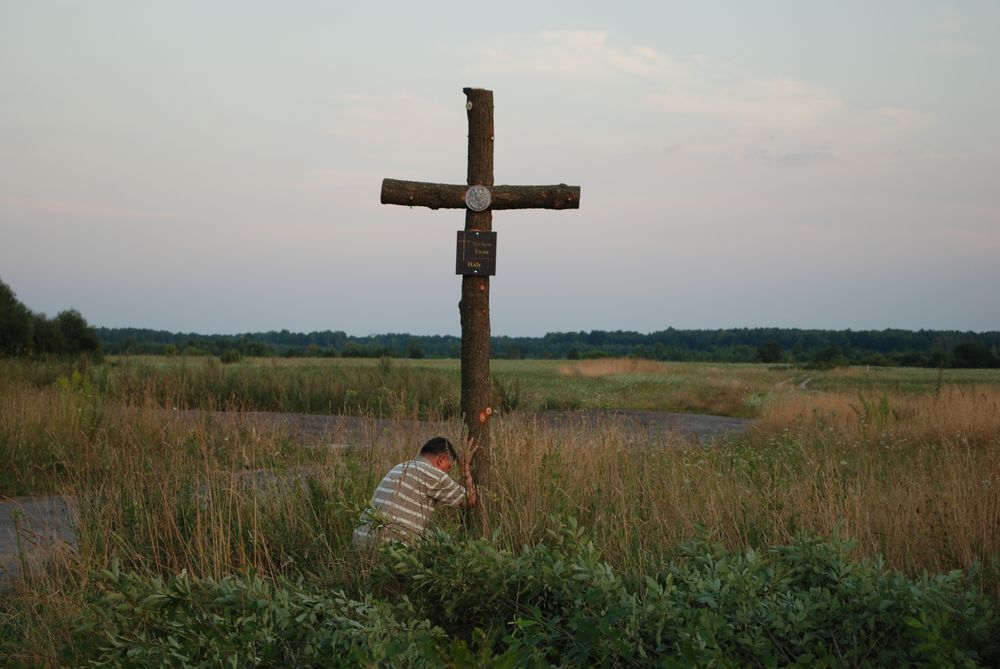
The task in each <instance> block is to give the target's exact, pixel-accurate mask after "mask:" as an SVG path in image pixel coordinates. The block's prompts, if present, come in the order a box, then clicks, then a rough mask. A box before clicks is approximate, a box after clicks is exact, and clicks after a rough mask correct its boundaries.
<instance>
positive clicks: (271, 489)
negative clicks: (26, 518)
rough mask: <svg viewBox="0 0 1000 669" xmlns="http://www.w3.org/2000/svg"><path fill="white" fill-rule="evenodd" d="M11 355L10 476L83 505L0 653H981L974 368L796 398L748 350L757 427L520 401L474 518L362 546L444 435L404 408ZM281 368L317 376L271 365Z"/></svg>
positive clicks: (987, 413) (448, 657) (725, 661)
mask: <svg viewBox="0 0 1000 669" xmlns="http://www.w3.org/2000/svg"><path fill="white" fill-rule="evenodd" d="M3 364H4V365H5V366H4V368H3V371H4V372H9V373H8V374H5V376H4V377H3V378H2V379H0V491H2V493H3V494H5V495H9V496H13V495H19V494H36V493H43V492H48V493H58V494H70V495H74V496H75V497H76V499H77V500H78V507H79V515H80V526H79V529H78V532H77V535H78V539H79V547H78V549H77V550H76V551H63V552H60V553H57V554H55V555H53V557H52V559H51V560H50V561H49V562H48V565H47V568H46V569H45V570H42V571H38V572H34V573H32V574H29V575H28V578H27V580H26V581H25V582H24V583H22V584H20V585H19V586H18V588H17V589H16V590H15V592H14V593H11V594H9V595H6V596H5V597H4V598H3V601H2V603H0V665H4V666H60V665H63V664H86V663H88V662H90V661H94V662H97V666H148V665H149V664H150V663H153V664H155V663H158V662H160V661H161V660H162V658H165V657H167V656H168V654H169V653H170V652H176V653H178V654H179V655H178V656H177V657H178V658H179V659H177V664H182V663H184V662H188V663H189V664H198V663H199V662H201V663H203V664H205V665H206V666H207V665H210V664H212V662H213V660H212V658H216V657H221V655H211V654H210V653H222V654H224V653H225V652H230V651H232V652H231V653H230V654H231V655H232V656H234V657H237V658H238V659H239V660H240V663H243V664H247V665H248V666H249V665H253V664H254V663H256V664H258V665H260V666H280V665H281V664H282V663H285V664H288V663H291V664H301V665H303V666H307V665H311V664H314V665H316V666H324V665H323V664H322V662H323V661H325V660H321V659H318V658H324V657H325V658H327V659H329V658H331V657H333V658H341V659H342V660H343V663H344V664H350V662H355V661H356V662H355V665H356V666H367V665H366V663H368V664H370V663H377V662H380V661H382V660H380V659H379V658H384V657H386V653H389V652H390V651H391V652H392V653H396V652H397V651H398V652H404V651H403V650H400V648H404V647H405V649H408V650H406V652H409V653H411V655H407V656H406V657H409V658H411V659H410V660H407V662H411V660H412V662H411V665H412V666H420V663H421V662H425V663H428V664H427V665H425V666H433V662H434V661H437V662H438V663H439V664H440V663H446V662H450V663H452V664H453V665H454V666H479V665H477V664H476V662H483V663H486V662H487V661H488V663H493V664H495V665H496V666H503V663H508V666H543V663H555V664H559V663H561V662H562V663H570V664H572V663H575V662H576V661H577V660H579V661H580V662H583V661H584V660H586V661H588V662H591V663H597V664H603V665H605V666H615V665H619V666H632V665H634V664H636V663H639V664H649V663H652V660H651V659H649V658H654V657H664V658H666V657H672V658H674V659H675V660H677V662H679V663H680V664H677V665H675V666H694V665H699V664H703V663H708V662H709V661H714V662H716V663H718V664H720V665H723V666H727V665H728V666H732V665H743V664H750V665H754V664H756V665H760V666H768V665H782V664H787V663H789V662H793V661H800V662H804V663H806V664H811V665H813V666H815V665H818V664H822V663H826V664H827V665H828V666H841V665H846V666H853V665H855V664H859V665H863V664H871V665H880V664H881V665H883V666H884V663H888V664H890V665H892V664H904V665H905V664H920V663H925V664H934V663H937V664H938V665H939V666H949V665H960V664H962V663H965V664H968V665H969V666H975V665H976V663H979V664H982V665H988V664H989V663H990V662H995V661H996V657H997V656H996V649H995V646H991V645H990V644H989V643H988V641H987V640H988V639H989V638H996V637H995V636H994V637H991V636H990V635H991V634H995V633H996V627H995V608H990V607H991V606H995V602H996V597H997V595H998V594H1000V561H998V556H1000V465H998V463H1000V412H998V409H997V406H998V402H1000V391H998V390H997V389H996V387H995V386H992V385H972V384H957V385H954V384H949V383H947V382H946V383H944V384H943V385H942V386H941V387H940V389H939V391H938V392H937V393H934V392H932V391H928V392H915V391H913V390H912V389H908V390H906V391H896V390H895V389H893V388H892V387H891V386H890V387H889V388H888V389H880V390H878V391H872V390H871V389H868V388H865V389H863V390H862V391H861V392H860V393H859V392H858V391H857V390H856V389H855V390H851V391H849V392H843V393H803V392H801V391H797V390H795V388H796V384H795V383H794V382H790V383H785V384H784V385H781V386H776V384H778V383H780V382H781V381H782V380H784V379H785V378H788V376H787V374H788V370H775V371H768V370H763V369H762V368H760V369H758V371H756V372H753V373H755V374H758V375H759V378H762V379H763V378H771V377H770V376H769V375H772V374H773V375H774V377H775V378H779V380H778V381H775V384H772V385H771V386H768V385H767V384H766V383H763V382H760V383H756V384H754V383H747V384H745V385H744V386H743V387H744V391H743V392H745V393H752V394H755V395H764V394H770V395H771V399H769V400H768V401H766V402H762V403H760V405H759V408H758V409H757V410H758V411H759V412H760V418H759V419H758V421H757V424H756V427H755V429H754V431H753V432H752V433H750V434H749V435H747V436H746V437H744V438H742V439H740V440H738V441H735V442H730V443H721V444H716V445H713V446H710V447H705V446H696V445H690V444H684V443H680V442H677V443H671V444H666V445H664V444H661V443H655V444H654V443H651V442H648V441H644V440H637V438H636V437H635V436H634V435H633V434H631V433H630V432H629V431H628V430H627V429H625V427H624V424H623V423H622V422H621V421H618V420H616V419H614V418H613V417H612V418H608V419H606V420H602V421H598V423H597V424H596V425H594V424H592V423H590V422H586V423H585V422H580V423H577V424H573V423H570V424H569V425H568V426H562V427H558V428H557V427H553V426H551V425H549V424H547V423H546V422H545V421H542V420H539V419H538V418H537V417H536V416H533V415H531V414H517V413H513V414H509V415H506V416H502V417H501V419H499V420H497V421H495V423H494V439H493V442H494V443H493V449H494V450H493V470H492V471H493V478H492V480H491V481H490V482H489V484H488V485H487V486H486V487H485V490H484V494H483V497H484V503H485V504H488V505H489V506H490V517H491V519H493V527H492V529H493V535H492V537H490V539H489V540H480V539H473V538H471V537H469V536H468V533H467V531H466V530H465V528H464V525H463V522H462V518H461V516H459V515H450V516H449V515H448V514H447V513H445V512H442V513H441V515H440V517H439V518H438V519H437V520H438V526H439V527H440V528H441V529H443V530H446V531H447V534H436V535H434V536H435V537H436V538H435V539H434V540H433V541H429V542H427V543H426V544H425V545H423V546H422V547H421V548H420V549H419V550H417V551H410V552H403V553H400V552H396V553H391V552H390V553H389V554H385V555H383V556H381V558H380V559H377V560H369V559H366V558H365V557H364V556H359V555H356V554H355V553H354V552H353V551H352V550H351V549H350V548H349V541H350V535H351V530H352V529H353V526H354V523H355V521H356V519H357V516H358V513H359V512H360V510H361V509H362V508H363V507H364V505H365V504H366V503H367V500H368V497H369V495H370V494H371V491H372V490H373V488H374V486H375V484H376V483H377V482H378V480H379V479H380V478H381V476H382V475H383V474H384V473H385V471H387V470H388V469H389V468H390V467H391V466H392V465H393V464H395V463H396V462H398V461H400V460H402V459H405V458H408V457H411V456H412V454H413V451H414V449H415V448H416V447H417V446H418V445H419V444H420V443H422V442H423V441H425V440H426V439H427V438H428V437H429V436H433V435H431V434H427V433H425V428H424V427H422V426H421V425H420V424H417V423H413V422H412V421H400V422H399V423H397V424H395V425H397V427H393V428H383V429H382V430H381V431H378V430H375V429H374V415H373V414H369V416H368V418H367V420H368V421H369V422H371V424H372V430H371V434H373V435H377V436H375V437H373V438H372V440H371V442H370V443H366V444H357V445H355V447H353V448H349V449H336V450H333V449H322V448H307V447H305V446H303V445H301V444H299V443H296V442H295V441H294V440H293V439H291V438H290V436H289V435H288V434H287V433H285V432H282V431H280V430H262V429H258V428H254V427H248V426H247V425H246V424H243V423H239V422H235V421H226V420H221V419H219V418H218V417H217V416H214V415H212V414H204V415H201V416H200V417H199V416H196V417H195V418H194V419H192V418H190V417H188V418H186V419H180V418H178V417H177V415H176V414H175V413H174V412H172V411H167V412H165V411H164V407H165V406H167V405H169V404H170V403H171V402H173V401H174V400H175V399H176V398H177V393H180V392H181V390H183V388H184V387H185V385H184V384H186V383H194V382H192V381H191V380H190V379H189V378H188V377H186V376H185V374H187V372H184V371H178V370H177V369H174V368H171V367H169V366H168V367H167V369H166V371H165V372H164V374H165V375H166V376H164V377H158V376H155V372H150V374H151V375H154V376H153V378H156V379H158V380H162V379H164V378H166V379H168V380H171V379H172V381H171V382H172V383H174V384H175V385H173V386H171V387H172V388H173V390H171V392H169V393H162V394H158V393H160V392H161V391H159V390H157V389H156V388H155V387H154V386H155V384H153V383H152V382H143V383H142V384H140V383H139V382H138V381H137V380H133V381H128V382H122V381H121V380H120V379H121V378H123V377H124V376H127V375H128V374H131V373H134V372H132V371H128V372H123V370H122V369H119V368H116V367H114V366H113V365H105V366H89V367H84V368H74V367H58V366H56V365H54V364H53V365H45V364H38V365H29V364H20V365H15V364H8V363H3ZM143 364H144V365H147V364H149V365H150V366H147V367H143V369H144V370H147V371H148V370H149V369H152V367H151V363H143ZM199 364H203V363H199ZM241 364H243V363H235V365H241ZM230 367H232V366H230ZM397 367H398V365H397V363H396V362H390V363H381V364H380V363H373V364H371V365H368V366H359V367H357V369H361V370H365V371H364V373H365V374H371V375H373V378H376V375H383V377H384V375H386V374H389V375H395V374H397V373H399V370H398V369H397ZM715 368H718V366H716V367H714V368H713V369H715ZM286 369H287V370H288V371H287V372H286ZM429 369H431V370H432V371H434V368H433V366H432V367H431V368H429ZM719 369H722V368H719ZM205 370H208V371H205ZM205 370H202V369H201V368H199V370H197V374H204V375H205V376H204V378H205V379H208V378H211V379H216V380H217V379H218V378H221V377H215V376H212V375H215V374H222V373H223V372H222V371H220V370H217V369H214V368H211V367H210V366H208V365H206V366H205ZM275 370H277V371H275ZM688 371H690V370H688ZM648 372H649V370H646V369H639V370H634V373H635V374H638V375H640V376H641V375H643V374H646V373H648ZM135 373H136V374H137V372H135ZM243 373H246V374H247V375H248V377H247V379H249V378H250V376H249V375H252V374H260V375H261V376H260V377H259V379H258V380H260V382H261V383H266V382H268V381H267V377H268V375H272V374H273V375H278V374H285V373H288V374H290V375H292V376H289V377H288V378H289V379H292V378H294V374H302V375H304V376H305V377H309V376H310V374H312V373H313V372H311V371H308V370H307V369H302V368H299V367H297V366H282V365H275V366H274V367H273V368H267V369H265V370H264V371H255V370H254V368H253V367H250V366H248V368H247V370H246V371H245V372H243ZM435 373H439V374H441V377H442V378H447V375H448V374H450V372H446V371H442V370H437V371H435ZM557 373H558V372H557ZM721 373H722V372H720V374H721ZM623 374H624V375H626V376H627V372H623ZM317 376H321V375H319V374H318V373H317ZM383 377H378V378H383ZM781 377H784V378H781ZM137 378H138V377H137ZM197 378H202V377H197ZM275 378H277V376H275ZM358 378H360V377H358ZM393 378H395V377H393ZM400 378H402V377H400ZM722 380H723V379H721V377H720V382H721V381H722ZM203 382H204V384H205V385H204V387H205V388H207V387H212V384H213V383H216V381H215V380H213V381H211V383H209V382H208V381H197V383H203ZM246 382H247V383H249V381H248V380H247V381H246ZM295 383H303V384H309V383H314V381H294V382H293V381H288V383H287V384H285V386H282V387H283V388H286V389H287V388H290V387H293V386H294V384H295ZM316 383H318V382H316ZM508 383H509V381H508ZM130 384H131V385H130ZM275 387H276V386H275ZM530 387H531V382H530V380H529V381H526V382H525V385H523V386H522V387H521V388H522V389H521V390H520V391H519V392H521V393H524V392H528V391H527V390H525V388H530ZM931 387H932V386H928V388H931ZM126 389H131V390H126ZM137 389H138V390H137ZM139 390H141V392H139ZM199 392H201V391H199ZM255 392H257V391H255ZM392 392H399V391H398V389H396V388H394V389H393V391H392ZM428 392H429V391H428ZM197 396H199V395H198V394H197V393H194V394H193V395H191V397H197ZM165 401H166V404H165V403H164V402H165ZM222 406H225V405H222ZM380 412H381V413H386V412H388V413H389V414H390V415H393V416H395V417H397V418H400V419H409V418H412V417H413V416H414V413H415V409H414V405H413V404H412V403H409V402H397V403H395V404H392V405H391V406H390V407H388V408H386V407H383V408H382V409H380ZM417 413H419V411H418V412H417ZM445 429H446V430H448V431H449V432H448V435H449V436H451V437H453V438H454V437H455V436H456V435H458V434H460V426H459V425H458V423H457V422H452V423H451V424H450V426H446V427H445ZM565 518H573V519H575V522H576V526H575V529H574V526H573V525H567V523H566V521H564V520H563V519H565ZM568 531H569V532H570V534H571V535H572V537H575V538H572V540H570V539H567V538H566V537H567V534H566V533H567V532H568ZM804 536H805V537H825V538H827V539H826V540H824V541H819V542H817V540H815V539H803V537H804ZM559 537H563V539H560V538H559ZM693 538H695V542H694V543H691V542H692V539H693ZM848 540H849V543H845V542H848ZM781 547H784V548H781ZM477 556H478V557H477ZM435 565H437V566H441V567H444V566H447V568H446V569H445V568H443V569H442V571H440V572H438V571H437V568H436V567H435ZM557 565H558V566H557ZM956 570H958V571H956ZM431 572H434V573H435V574H436V575H434V576H432V574H431ZM179 574H184V576H183V577H182V576H178V575H179ZM942 574H945V575H942ZM578 577H579V578H578ZM435 579H443V580H439V581H436V580H435ZM460 583H464V584H465V586H464V589H463V588H460V587H456V586H457V584H460ZM981 592H985V593H987V594H986V595H982V594H980V593H981ZM227 593H228V594H227ZM337 593H340V594H337ZM403 595H405V597H406V600H405V602H409V604H407V603H405V602H404V600H402V599H400V597H401V596H403ZM499 595H502V596H503V597H506V599H504V600H503V601H497V602H493V600H491V599H490V597H494V596H499ZM227 597H228V599H227ZM462 597H464V598H466V599H464V600H463V599H461V598H462ZM983 597H986V599H984V598H983ZM553 598H554V599H553ZM293 600H294V602H296V603H294V604H293V603H290V602H292V601H293ZM489 602H492V603H489ZM512 602H513V603H512ZM487 603H489V605H488V606H487ZM963 607H964V608H963ZM536 609H537V610H536ZM824 615H825V616H826V617H825V618H824V617H823V616H824ZM299 616H304V617H303V618H302V619H301V620H299V618H298V617H299ZM817 620H818V621H819V622H816V621H817ZM282 621H283V622H282ZM289 621H298V623H300V624H299V625H298V627H297V628H296V625H295V624H293V623H292V622H289ZM303 621H309V622H308V624H306V623H304V622H303ZM330 621H332V622H330ZM657 621H659V622H657ZM977 621H978V622H977ZM991 625H993V627H990V626H991ZM389 629H392V630H397V631H398V634H397V635H395V636H393V635H391V634H387V633H385V631H386V630H389ZM609 629H610V630H612V631H611V632H609V631H608V630H609ZM380 630H381V631H380ZM962 630H966V631H965V632H963V631H962ZM313 633H315V636H310V635H312V634H313ZM880 634H881V636H879V635H880ZM288 635H291V636H288ZM296 635H298V636H296ZM772 636H773V638H772ZM171 639H172V640H171ZM115 640H117V641H115ZM395 640H401V642H405V643H404V645H403V646H399V647H397V646H395V645H393V643H394V641H395ZM118 642H120V643H121V645H118V646H116V645H115V643H118ZM286 642H287V643H286ZM171 644H173V645H171ZM176 644H180V645H179V646H178V645H176ZM283 644H284V645H283ZM581 644H582V645H581ZM227 649H228V650H227ZM202 651H204V653H203V654H199V653H202ZM129 652H132V655H129ZM143 653H146V654H145V655H144V654H143ZM156 653H162V655H157V654H156ZM330 653H334V654H333V655H330ZM574 653H575V654H574ZM991 653H992V654H991ZM130 658H135V659H134V661H133V660H131V659H130ZM254 658H256V659H254ZM344 658H347V659H344ZM351 658H354V659H351ZM571 658H573V659H572V660H571ZM587 658H589V659H587ZM102 662H103V663H106V664H105V665H102V664H101V663H102ZM130 662H131V664H129V663H130ZM144 662H145V664H143V663H144ZM330 662H332V664H330V665H329V666H340V665H338V664H337V663H336V662H333V660H331V661H330ZM462 662H466V663H467V664H466V665H462V664H461V663H462ZM665 666H670V665H669V663H666V664H665Z"/></svg>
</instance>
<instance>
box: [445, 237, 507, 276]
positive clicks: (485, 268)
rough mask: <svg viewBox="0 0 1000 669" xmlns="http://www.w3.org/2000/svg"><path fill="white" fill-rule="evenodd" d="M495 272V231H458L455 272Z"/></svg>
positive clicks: (467, 273)
mask: <svg viewBox="0 0 1000 669" xmlns="http://www.w3.org/2000/svg"><path fill="white" fill-rule="evenodd" d="M496 273H497V233H495V232H480V231H478V230H459V231H458V251H457V255H456V260H455V274H463V275H471V276H491V275H494V274H496Z"/></svg>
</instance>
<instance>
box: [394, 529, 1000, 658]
mask: <svg viewBox="0 0 1000 669" xmlns="http://www.w3.org/2000/svg"><path fill="white" fill-rule="evenodd" d="M550 539H551V540H550V542H549V543H548V544H545V545H537V546H533V547H530V548H524V549H523V550H522V551H521V552H520V553H514V552H511V551H507V550H501V549H499V548H497V547H496V546H495V545H494V544H493V543H491V542H487V541H483V540H465V541H456V540H454V539H452V538H451V537H449V536H448V535H446V534H444V533H437V534H432V535H431V536H430V537H429V538H428V539H427V540H426V541H424V542H422V543H421V544H420V545H418V546H417V547H416V548H415V549H404V548H388V549H386V550H385V552H384V554H383V562H382V565H381V567H380V568H379V569H378V570H377V572H376V578H375V580H376V583H377V584H379V586H380V587H381V588H382V589H383V591H384V592H386V593H397V594H402V595H405V596H406V597H407V598H408V600H409V601H410V602H412V604H413V606H414V608H415V610H416V611H417V613H418V614H419V615H422V616H426V617H427V619H428V620H430V621H431V622H432V623H434V624H436V625H439V626H441V627H442V628H444V629H445V630H446V631H447V632H448V633H449V634H453V635H457V636H459V637H460V638H463V639H465V640H467V641H469V642H470V643H472V642H473V641H474V638H475V630H477V629H479V630H482V632H484V638H487V639H493V643H494V645H493V646H492V647H491V648H490V650H491V652H492V650H493V649H494V648H495V649H496V650H497V651H498V652H504V653H506V655H505V657H510V656H514V657H515V658H516V661H517V664H518V666H535V665H539V666H548V665H550V664H555V665H558V666H583V665H586V664H591V665H596V666H633V665H636V664H639V665H648V666H711V665H716V666H786V665H799V666H842V665H846V666H855V665H873V666H907V665H910V664H920V665H928V664H929V665H934V666H994V665H995V664H996V663H997V662H998V661H1000V645H998V641H997V640H998V639H1000V618H998V614H997V610H996V604H995V602H994V601H993V600H992V599H991V598H990V597H989V596H987V595H985V594H983V593H982V592H980V591H978V590H977V589H975V588H969V587H968V586H967V585H966V581H965V579H964V578H963V574H962V573H961V572H953V573H951V574H948V575H943V576H934V577H931V576H924V577H922V578H919V579H916V580H910V579H908V578H906V577H905V576H904V575H902V574H900V573H898V572H893V571H889V570H886V569H885V568H884V566H883V565H882V563H881V562H879V561H857V562H854V561H851V560H849V559H848V557H847V547H846V546H842V545H837V544H829V543H824V542H822V541H819V540H817V539H812V538H803V539H801V540H799V541H797V542H796V543H794V544H792V545H790V546H783V547H778V548H775V549H773V550H772V551H771V552H770V553H769V554H767V555H758V554H757V553H754V552H753V551H748V552H746V553H730V552H727V551H726V550H724V549H722V548H721V547H718V546H715V545H712V544H711V543H709V542H708V541H707V540H706V539H704V538H702V539H699V540H697V541H695V542H693V543H690V544H688V545H687V546H685V548H684V551H683V554H682V559H680V560H679V561H677V562H671V563H668V564H665V565H664V566H663V568H662V570H661V571H660V573H658V574H651V575H649V576H648V577H646V578H645V581H644V582H643V583H641V584H634V585H631V586H630V585H629V584H626V583H625V582H624V581H623V579H622V578H621V577H619V576H618V575H616V574H615V573H614V572H613V571H612V570H611V568H610V566H609V565H607V564H606V563H604V562H602V561H601V560H600V558H599V555H598V553H597V551H596V550H595V549H594V547H593V544H592V543H591V542H590V541H589V539H587V538H586V537H585V535H584V534H583V533H582V532H581V531H580V530H579V529H578V528H577V527H576V526H575V524H574V523H570V524H569V525H567V526H566V527H565V528H564V529H562V530H561V531H559V532H556V533H554V534H553V535H552V536H551V537H550Z"/></svg>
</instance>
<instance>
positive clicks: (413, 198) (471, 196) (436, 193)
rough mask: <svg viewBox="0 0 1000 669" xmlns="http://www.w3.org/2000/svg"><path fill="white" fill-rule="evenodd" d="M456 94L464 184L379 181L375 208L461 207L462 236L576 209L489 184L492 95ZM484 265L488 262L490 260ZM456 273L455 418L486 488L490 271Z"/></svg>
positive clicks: (569, 192) (484, 514)
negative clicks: (463, 134)
mask: <svg viewBox="0 0 1000 669" xmlns="http://www.w3.org/2000/svg"><path fill="white" fill-rule="evenodd" d="M462 90H463V92H464V93H465V98H466V103H465V109H466V112H467V115H468V118H469V163H468V173H467V177H466V185H456V184H437V183H426V182H421V181H400V180H398V179H383V180H382V194H381V202H382V204H399V205H405V206H409V207H429V208H431V209H465V210H466V212H465V233H473V234H475V233H491V232H492V229H493V210H495V209H578V208H579V207H580V187H579V186H567V185H566V184H557V185H551V186H494V185H493V91H488V90H485V89H482V88H463V89H462ZM460 234H461V233H460ZM491 259H492V260H494V261H495V257H493V258H491ZM494 266H495V265H494ZM461 273H462V300H461V302H459V305H458V307H459V313H460V318H461V323H462V417H463V420H464V421H465V431H466V440H467V443H476V444H478V445H479V451H478V452H479V453H480V456H479V458H478V459H476V461H475V462H473V468H472V473H473V477H474V479H475V480H476V482H477V484H480V485H481V484H487V485H488V482H489V478H490V468H491V464H492V461H493V453H492V449H491V448H490V418H491V417H492V415H493V407H492V406H491V402H492V400H491V396H492V382H491V378H490V277H489V274H490V273H492V270H490V271H489V272H487V271H481V270H475V271H474V272H473V273H471V274H470V273H469V272H466V271H463V272H461ZM478 508H479V514H480V515H479V519H480V528H481V529H482V531H483V533H484V534H489V515H488V514H489V503H488V496H486V495H483V496H481V497H480V502H479V505H478Z"/></svg>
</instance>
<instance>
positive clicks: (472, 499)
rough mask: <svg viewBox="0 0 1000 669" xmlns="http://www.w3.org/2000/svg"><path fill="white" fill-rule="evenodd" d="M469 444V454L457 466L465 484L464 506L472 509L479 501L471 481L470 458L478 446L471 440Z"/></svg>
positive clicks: (474, 484)
mask: <svg viewBox="0 0 1000 669" xmlns="http://www.w3.org/2000/svg"><path fill="white" fill-rule="evenodd" d="M469 442H470V443H472V448H470V449H469V454H468V455H467V456H466V457H464V458H462V459H461V460H459V463H458V466H459V469H461V471H462V481H463V482H464V483H465V505H466V506H467V507H469V508H472V507H474V506H475V505H476V502H477V501H478V500H479V497H478V495H477V494H476V482H475V481H473V480H472V458H473V456H475V454H476V451H478V450H479V444H477V443H475V441H474V440H473V439H470V440H469Z"/></svg>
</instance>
